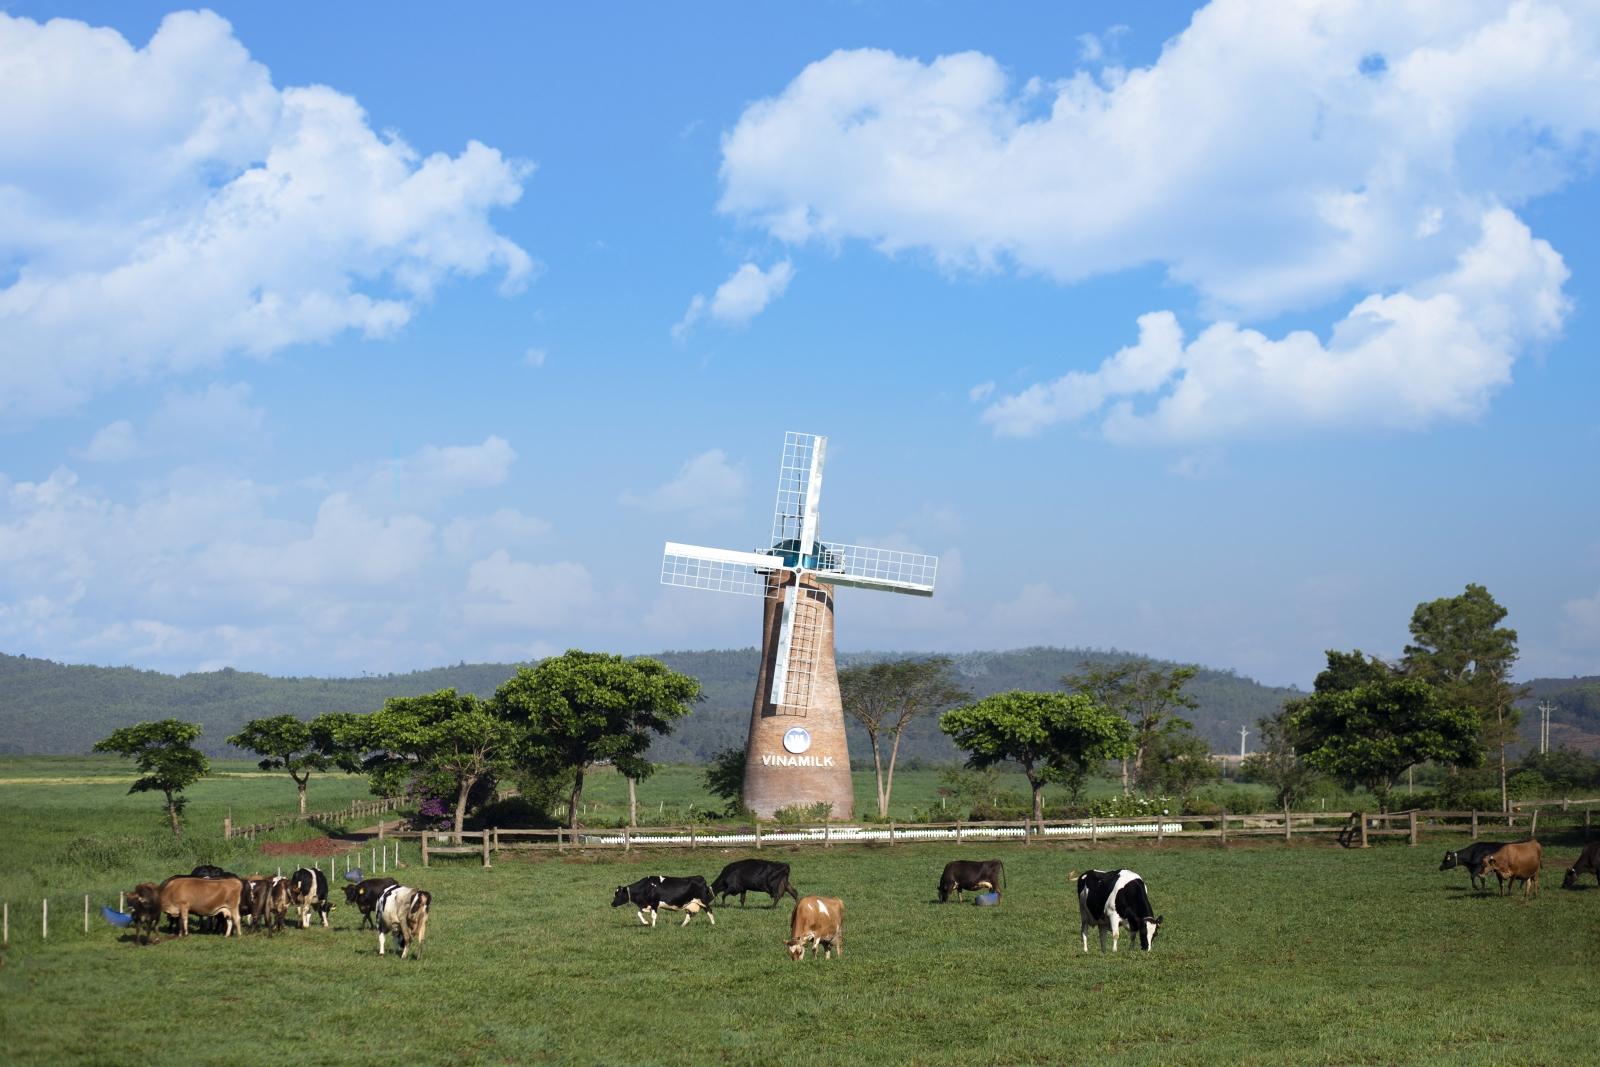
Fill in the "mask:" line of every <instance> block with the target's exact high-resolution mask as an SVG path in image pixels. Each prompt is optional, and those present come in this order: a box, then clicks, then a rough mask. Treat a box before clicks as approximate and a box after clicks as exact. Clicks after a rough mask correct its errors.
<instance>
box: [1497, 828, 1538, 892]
mask: <svg viewBox="0 0 1600 1067" xmlns="http://www.w3.org/2000/svg"><path fill="white" fill-rule="evenodd" d="M1543 861H1544V849H1542V848H1540V847H1539V842H1537V841H1514V842H1512V843H1511V844H1509V845H1501V846H1500V848H1499V849H1497V850H1496V851H1494V852H1491V853H1490V854H1489V870H1491V871H1493V872H1494V876H1495V878H1497V879H1499V881H1500V891H1501V892H1502V893H1507V894H1509V893H1510V892H1511V891H1512V890H1513V889H1515V888H1516V887H1517V881H1518V880H1519V879H1520V880H1521V882H1522V895H1523V896H1524V897H1526V896H1528V895H1529V893H1530V892H1531V893H1532V895H1533V896H1538V895H1539V864H1540V863H1542V862H1543Z"/></svg>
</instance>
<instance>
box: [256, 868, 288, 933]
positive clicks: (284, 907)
mask: <svg viewBox="0 0 1600 1067" xmlns="http://www.w3.org/2000/svg"><path fill="white" fill-rule="evenodd" d="M256 887H257V888H256V894H257V896H256V900H255V905H256V911H255V915H254V920H255V921H256V922H259V923H260V924H261V925H262V926H263V927H264V928H265V929H266V931H267V935H268V936H269V937H270V936H272V935H273V934H277V933H279V932H280V931H281V930H282V929H283V921H284V920H285V919H286V918H288V916H289V908H290V906H291V905H292V904H293V903H294V884H293V883H292V882H290V881H289V879H287V878H285V877H283V876H282V875H274V876H273V877H271V878H263V879H262V880H261V881H259V882H257V883H256Z"/></svg>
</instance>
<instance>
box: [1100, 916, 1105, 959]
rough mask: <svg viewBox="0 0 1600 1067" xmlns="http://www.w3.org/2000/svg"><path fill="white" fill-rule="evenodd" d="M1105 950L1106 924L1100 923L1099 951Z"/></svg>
mask: <svg viewBox="0 0 1600 1067" xmlns="http://www.w3.org/2000/svg"><path fill="white" fill-rule="evenodd" d="M1105 950H1106V924H1105V923H1100V951H1101V952H1104V951H1105Z"/></svg>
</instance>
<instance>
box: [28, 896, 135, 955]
mask: <svg viewBox="0 0 1600 1067" xmlns="http://www.w3.org/2000/svg"><path fill="white" fill-rule="evenodd" d="M117 910H118V911H121V910H122V909H121V908H118V909H117ZM9 944H11V902H10V901H9V900H8V901H6V902H5V903H3V904H0V945H9Z"/></svg>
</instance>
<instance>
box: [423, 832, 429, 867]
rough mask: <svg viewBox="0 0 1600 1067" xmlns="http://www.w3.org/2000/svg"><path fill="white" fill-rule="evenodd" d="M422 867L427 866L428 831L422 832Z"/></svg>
mask: <svg viewBox="0 0 1600 1067" xmlns="http://www.w3.org/2000/svg"><path fill="white" fill-rule="evenodd" d="M422 865H423V866H424V867H426V866H427V865H428V831H426V830H424V831H422Z"/></svg>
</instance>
